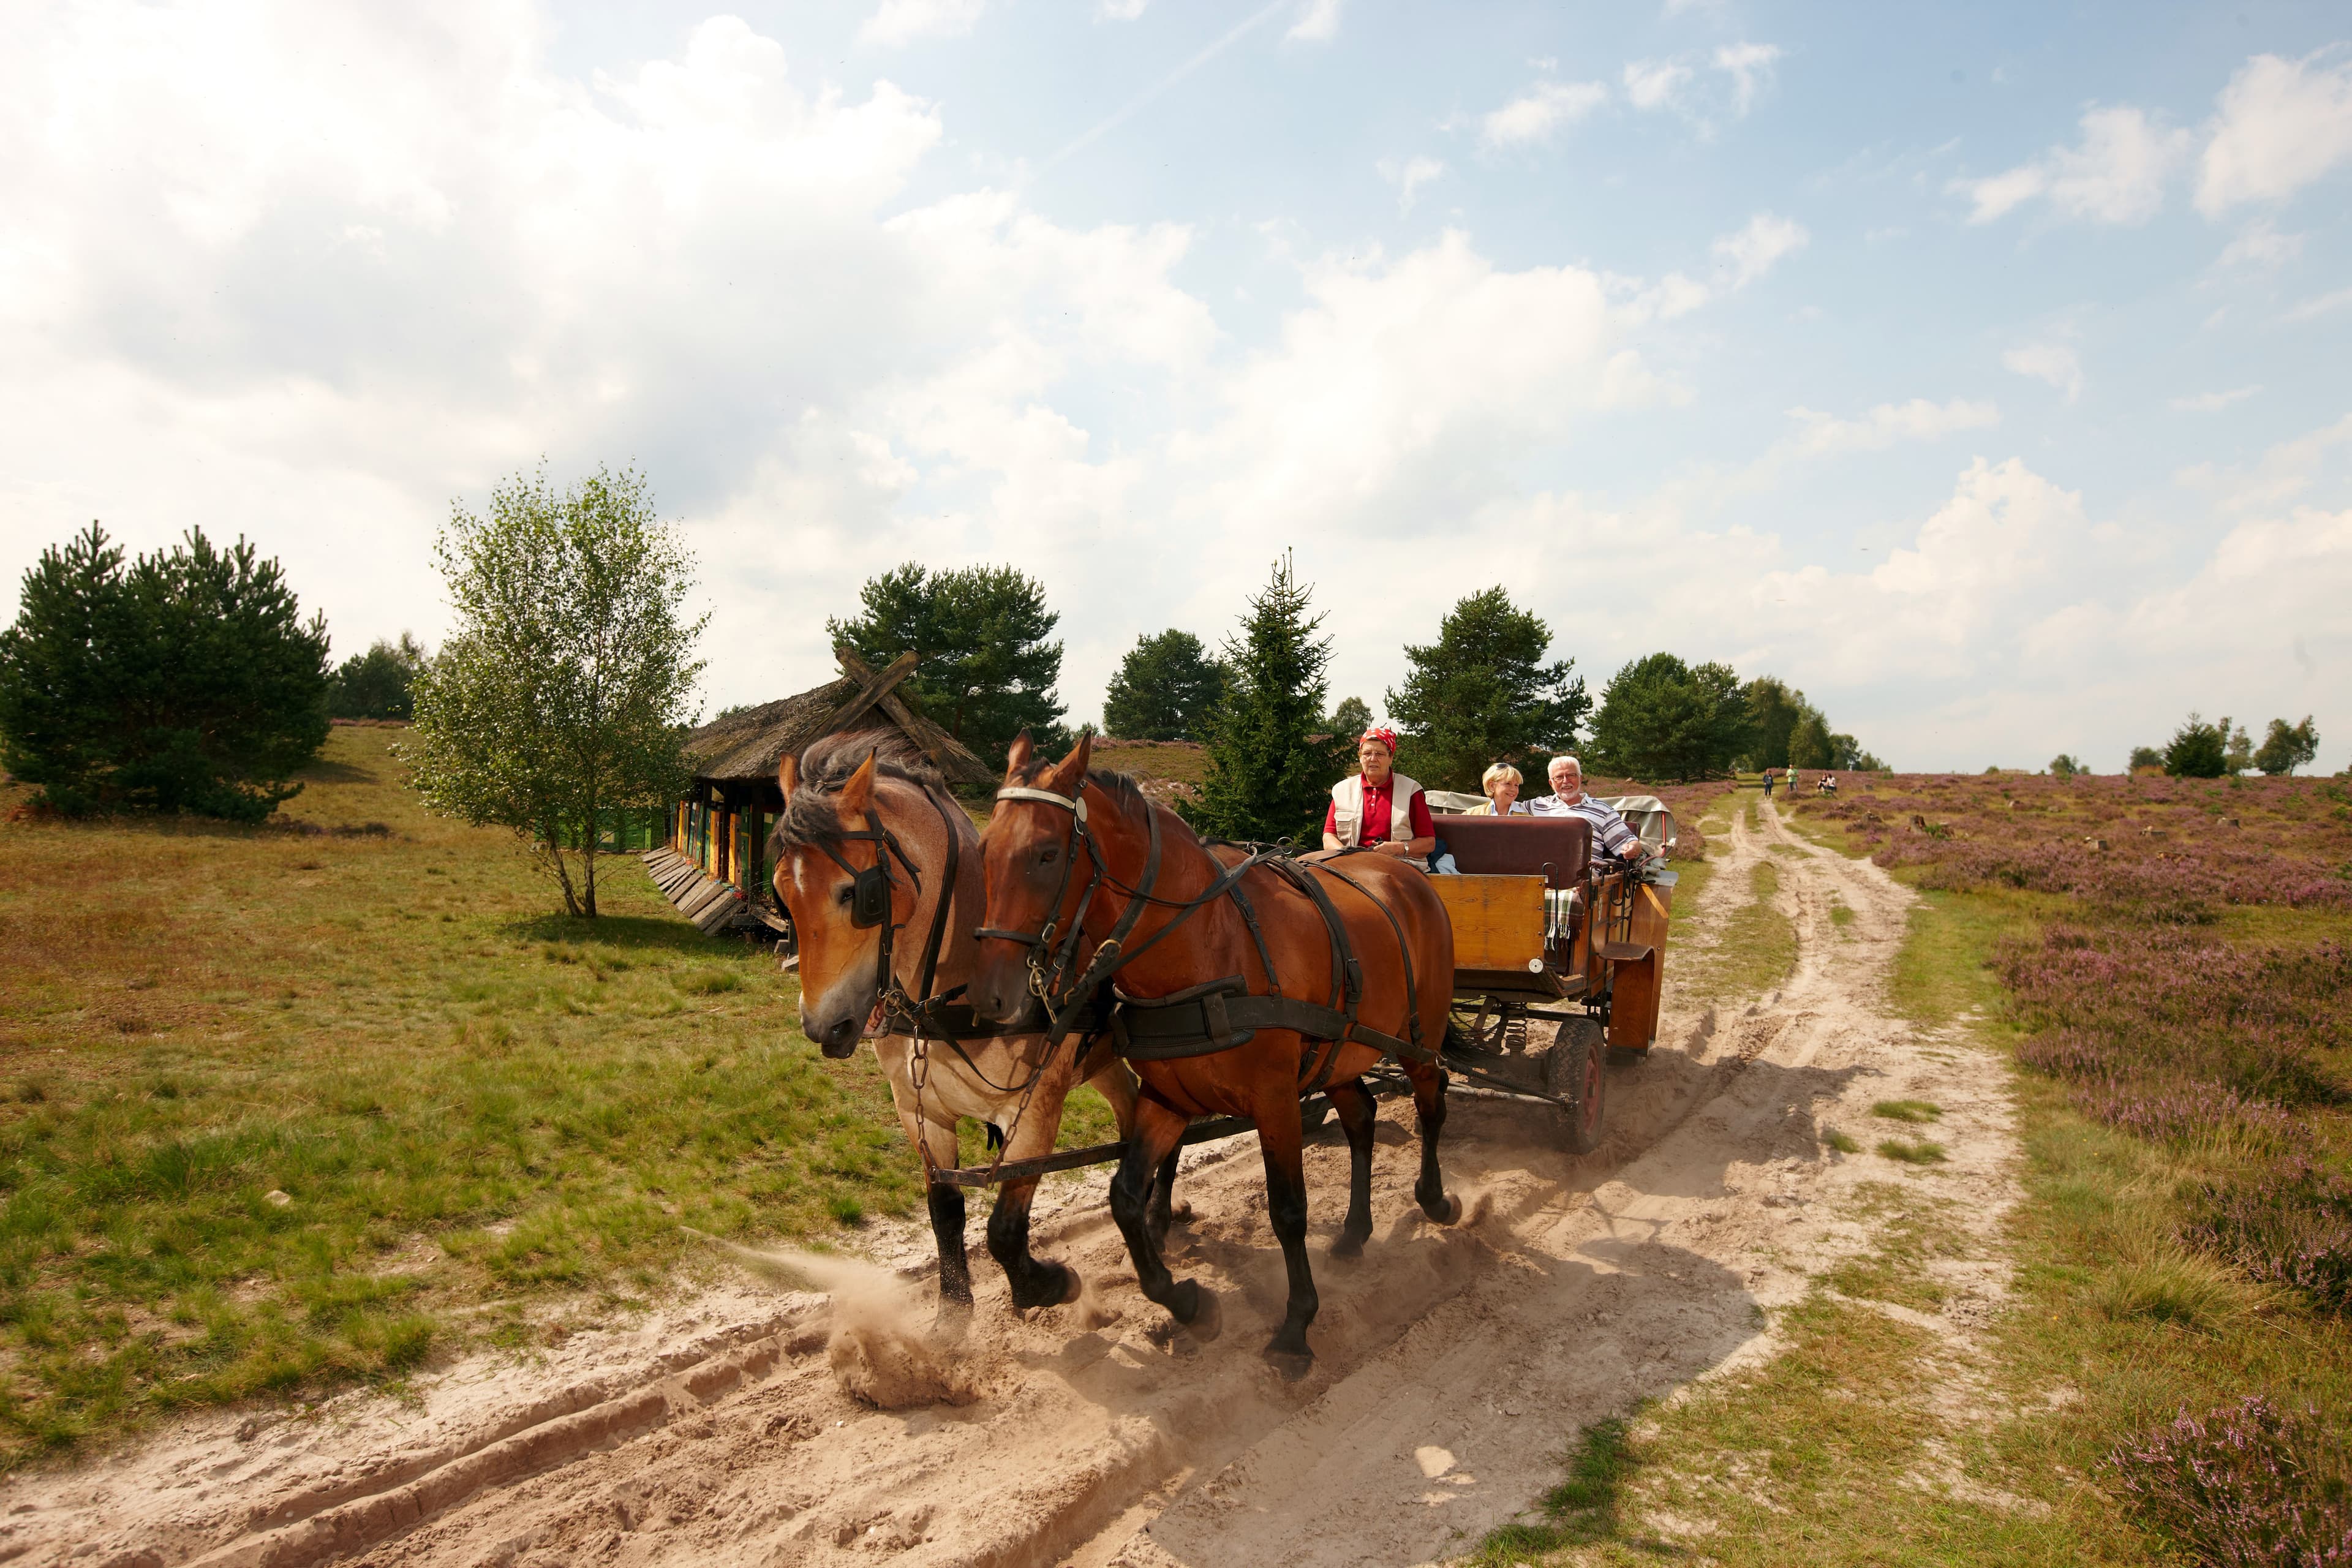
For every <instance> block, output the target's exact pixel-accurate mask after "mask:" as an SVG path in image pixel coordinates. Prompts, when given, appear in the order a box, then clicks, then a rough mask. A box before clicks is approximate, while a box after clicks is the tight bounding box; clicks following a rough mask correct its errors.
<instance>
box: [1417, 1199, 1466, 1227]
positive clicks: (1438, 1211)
mask: <svg viewBox="0 0 2352 1568" xmlns="http://www.w3.org/2000/svg"><path fill="white" fill-rule="evenodd" d="M1421 1212H1422V1213H1423V1214H1425V1215H1428V1216H1429V1217H1430V1218H1431V1219H1432V1220H1433V1221H1435V1222H1436V1223H1437V1224H1439V1225H1452V1224H1453V1223H1454V1221H1456V1220H1458V1219H1460V1218H1461V1217H1462V1200H1461V1199H1460V1198H1457V1197H1455V1196H1454V1194H1452V1193H1441V1194H1438V1198H1437V1201H1436V1202H1435V1203H1433V1204H1423V1205H1421Z"/></svg>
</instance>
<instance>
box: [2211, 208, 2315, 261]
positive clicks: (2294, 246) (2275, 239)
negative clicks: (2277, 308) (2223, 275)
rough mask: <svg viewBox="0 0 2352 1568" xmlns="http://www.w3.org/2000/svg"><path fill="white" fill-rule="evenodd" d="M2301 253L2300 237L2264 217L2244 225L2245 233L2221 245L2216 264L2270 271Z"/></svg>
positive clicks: (2301, 238) (2301, 242) (2301, 239)
mask: <svg viewBox="0 0 2352 1568" xmlns="http://www.w3.org/2000/svg"><path fill="white" fill-rule="evenodd" d="M2302 254H2303V236H2301V235H2299V234H2281V233H2280V232H2279V231H2278V230H2277V229H2276V228H2274V227H2273V226H2272V225H2271V221H2270V219H2268V218H2262V219H2259V220H2257V221H2256V222H2253V223H2251V224H2248V225H2247V226H2246V232H2245V233H2243V234H2242V235H2240V236H2238V237H2237V238H2235V239H2233V240H2231V242H2230V243H2229V244H2228V245H2226V246H2224V247H2222V250H2221V257H2220V258H2219V259H2217V260H2216V261H2215V262H2214V265H2215V266H2216V267H2222V268H2232V267H2234V268H2244V269H2245V270H2247V271H2270V270H2272V269H2273V268H2280V267H2284V266H2285V265H2286V264H2287V263H2288V262H2290V261H2293V260H2294V259H2295V258H2298V257H2300V256H2301V255H2302Z"/></svg>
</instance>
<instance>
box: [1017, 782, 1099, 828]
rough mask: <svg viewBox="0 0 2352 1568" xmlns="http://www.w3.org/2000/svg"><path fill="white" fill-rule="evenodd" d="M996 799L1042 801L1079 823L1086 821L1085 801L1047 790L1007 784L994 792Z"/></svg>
mask: <svg viewBox="0 0 2352 1568" xmlns="http://www.w3.org/2000/svg"><path fill="white" fill-rule="evenodd" d="M996 798H997V799H999V800H1034V801H1042V802H1044V803H1045V805H1058V806H1060V807H1061V808H1062V809H1063V810H1064V811H1066V812H1070V813H1072V814H1074V815H1075V816H1076V817H1077V819H1078V820H1079V821H1080V822H1084V821H1085V820H1086V819H1087V803H1086V802H1085V801H1083V800H1073V799H1072V798H1071V797H1070V796H1068V795H1055V793H1054V792H1053V791H1052V790H1049V789H1030V788H1027V787H1026V786H1024V785H1021V784H1007V785H1005V786H1004V788H1003V789H1001V790H998V791H997V792H996Z"/></svg>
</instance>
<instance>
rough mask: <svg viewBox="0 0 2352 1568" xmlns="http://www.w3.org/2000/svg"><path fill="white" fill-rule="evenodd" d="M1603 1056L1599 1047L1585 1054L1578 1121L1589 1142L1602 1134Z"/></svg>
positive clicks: (1577, 1110)
mask: <svg viewBox="0 0 2352 1568" xmlns="http://www.w3.org/2000/svg"><path fill="white" fill-rule="evenodd" d="M1601 1070H1602V1064H1601V1050H1600V1048H1599V1047H1595V1048H1593V1049H1591V1050H1589V1051H1587V1052H1585V1054H1584V1088H1583V1093H1582V1095H1581V1097H1580V1099H1579V1100H1578V1101H1577V1106H1576V1119H1577V1121H1578V1122H1579V1123H1580V1125H1581V1127H1582V1130H1583V1132H1584V1135H1585V1139H1586V1141H1587V1142H1591V1140H1592V1139H1594V1138H1596V1137H1598V1136H1599V1135H1600V1132H1601Z"/></svg>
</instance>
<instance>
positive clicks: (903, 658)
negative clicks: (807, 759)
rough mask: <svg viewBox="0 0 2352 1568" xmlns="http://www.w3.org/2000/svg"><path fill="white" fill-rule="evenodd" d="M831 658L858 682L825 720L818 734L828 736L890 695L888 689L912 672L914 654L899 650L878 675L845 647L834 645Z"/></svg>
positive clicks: (913, 671)
mask: <svg viewBox="0 0 2352 1568" xmlns="http://www.w3.org/2000/svg"><path fill="white" fill-rule="evenodd" d="M833 651H834V657H835V658H838V659H839V660H840V661H841V670H842V673H843V674H845V675H846V676H848V677H849V678H850V679H852V680H855V681H856V682H857V683H858V688H857V694H856V696H855V697H852V698H851V699H850V700H848V701H847V702H845V703H843V704H842V705H841V706H840V707H838V708H836V709H835V710H833V712H832V713H831V714H830V715H828V716H827V717H826V719H825V721H824V726H823V728H821V729H819V730H818V731H817V733H818V734H820V735H830V734H832V733H834V732H835V731H837V730H843V729H846V728H847V727H848V726H849V724H850V723H851V722H852V721H855V720H856V718H857V716H858V715H859V714H861V713H863V712H865V711H866V710H867V709H868V708H871V707H873V706H874V705H875V704H876V703H877V702H879V701H881V700H883V699H884V698H885V697H887V696H888V695H889V691H890V689H891V688H892V687H894V686H896V685H898V683H899V682H900V681H902V680H904V679H907V677H908V676H910V675H912V674H914V673H915V656H914V654H913V653H911V652H908V653H902V654H900V655H899V656H898V658H894V659H892V660H891V661H890V668H887V669H886V670H884V671H883V672H882V673H881V674H879V675H877V674H875V673H874V671H873V670H872V669H871V668H869V667H868V666H867V665H866V661H865V660H863V659H861V658H858V657H857V656H856V654H854V653H852V652H851V651H850V650H849V649H848V648H847V647H836V648H835V649H834V650H833Z"/></svg>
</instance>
